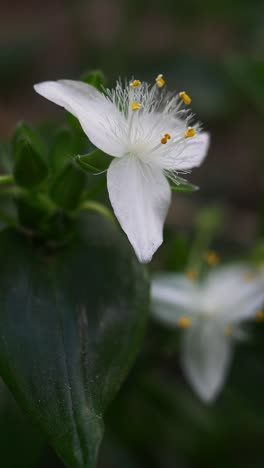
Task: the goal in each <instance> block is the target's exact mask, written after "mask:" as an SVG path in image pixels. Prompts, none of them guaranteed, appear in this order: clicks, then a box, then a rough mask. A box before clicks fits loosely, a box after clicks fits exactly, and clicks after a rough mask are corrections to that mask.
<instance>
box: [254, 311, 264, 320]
mask: <svg viewBox="0 0 264 468" xmlns="http://www.w3.org/2000/svg"><path fill="white" fill-rule="evenodd" d="M256 320H257V322H264V309H261V310H259V311H258V312H257V313H256Z"/></svg>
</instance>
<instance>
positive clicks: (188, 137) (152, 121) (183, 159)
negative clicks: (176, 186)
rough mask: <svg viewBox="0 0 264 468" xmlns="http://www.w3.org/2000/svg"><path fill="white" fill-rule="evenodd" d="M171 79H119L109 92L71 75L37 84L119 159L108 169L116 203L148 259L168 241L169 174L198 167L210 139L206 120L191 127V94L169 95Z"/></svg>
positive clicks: (143, 258) (136, 244)
mask: <svg viewBox="0 0 264 468" xmlns="http://www.w3.org/2000/svg"><path fill="white" fill-rule="evenodd" d="M164 84H165V81H164V78H163V76H162V75H159V76H158V77H157V78H156V84H155V85H154V86H150V85H149V84H147V83H145V82H143V83H141V82H140V81H139V80H134V81H132V82H131V83H128V84H126V85H125V86H124V87H123V86H122V84H121V82H117V84H116V88H115V89H113V90H105V91H104V93H100V92H99V91H97V89H96V88H94V87H93V86H91V85H89V84H86V83H83V82H78V81H70V80H60V81H48V82H44V83H40V84H37V85H35V90H36V91H37V92H38V93H39V94H41V95H42V96H44V97H45V98H47V99H49V100H50V101H53V102H55V103H56V104H58V105H60V106H62V107H64V108H65V109H66V110H67V111H69V112H71V113H72V114H73V115H74V116H75V117H77V118H78V119H79V121H80V124H81V126H82V128H83V130H84V132H85V133H86V135H87V136H88V137H89V139H90V141H91V142H92V143H93V144H94V145H95V146H96V147H98V148H99V149H101V150H102V151H104V152H105V153H107V154H109V155H111V156H114V157H115V159H114V160H113V161H112V162H111V164H110V166H109V169H108V172H107V186H108V192H109V197H110V201H111V204H112V206H113V209H114V212H115V215H116V217H117V218H118V220H119V222H120V225H121V227H122V228H123V230H124V231H125V233H126V234H127V236H128V238H129V240H130V242H131V244H132V245H133V247H134V250H135V252H136V254H137V257H138V259H139V260H140V261H141V262H143V263H144V262H149V261H150V260H151V258H152V255H153V254H154V252H155V251H156V250H157V248H158V247H159V246H160V244H161V243H162V240H163V224H164V221H165V217H166V215H167V211H168V207H169V204H170V200H171V190H170V186H169V183H168V181H167V178H166V176H169V177H172V178H174V179H176V176H177V174H178V173H179V172H188V171H189V170H190V169H191V168H192V167H196V166H199V165H200V164H201V162H202V161H203V159H204V157H205V156H206V153H207V149H208V144H209V137H208V134H207V133H201V132H200V129H199V125H196V126H194V127H189V124H190V119H191V118H192V115H191V114H190V113H189V112H187V110H185V109H183V108H182V105H184V104H189V103H190V101H191V100H190V98H189V96H188V95H187V94H186V93H185V92H181V93H180V94H169V93H166V92H165V91H164V89H163V85H164ZM160 88H162V89H160ZM176 183H177V179H176Z"/></svg>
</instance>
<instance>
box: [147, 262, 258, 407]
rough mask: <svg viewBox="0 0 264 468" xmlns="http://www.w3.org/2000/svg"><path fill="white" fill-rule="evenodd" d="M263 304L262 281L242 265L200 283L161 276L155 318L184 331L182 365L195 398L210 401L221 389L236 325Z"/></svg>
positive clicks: (224, 269) (155, 295)
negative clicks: (196, 395) (195, 395)
mask: <svg viewBox="0 0 264 468" xmlns="http://www.w3.org/2000/svg"><path fill="white" fill-rule="evenodd" d="M263 305H264V277H261V275H260V274H258V273H255V272H253V271H252V270H250V268H249V267H247V266H246V265H233V266H229V267H221V268H219V269H217V270H213V271H211V272H210V273H209V274H208V276H207V277H206V278H205V279H204V280H203V281H202V282H198V281H193V280H191V279H189V278H187V277H186V276H184V275H179V274H173V273H164V274H159V275H157V276H156V277H155V278H154V280H153V283H152V306H153V307H152V309H153V314H154V316H155V317H156V318H157V319H159V320H160V321H162V322H164V323H166V324H167V325H169V326H173V327H180V328H182V329H183V332H182V333H183V335H182V343H181V345H182V346H181V361H182V366H183V370H184V372H185V374H186V377H187V379H188V380H189V382H190V384H191V385H192V387H193V389H194V390H195V391H196V393H197V394H198V395H199V397H200V398H201V399H202V400H204V401H206V402H209V401H212V400H214V398H215V397H216V396H217V394H218V393H219V391H220V390H221V387H222V385H223V384H224V381H225V378H226V374H227V371H228V368H229V366H230V362H231V358H232V351H233V344H234V341H235V339H236V338H240V337H241V338H242V337H243V334H242V333H241V328H240V327H241V325H240V323H241V322H242V321H244V320H248V319H250V318H252V317H253V316H254V315H256V317H257V319H259V320H261V319H262V320H263V319H264V314H263V312H262V311H260V310H259V309H260V308H261V307H262V306H263Z"/></svg>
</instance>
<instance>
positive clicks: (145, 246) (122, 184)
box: [107, 156, 171, 263]
mask: <svg viewBox="0 0 264 468" xmlns="http://www.w3.org/2000/svg"><path fill="white" fill-rule="evenodd" d="M107 187H108V192H109V197H110V201H111V204H112V207H113V209H114V212H115V215H116V217H117V219H118V221H119V223H120V225H121V227H122V228H123V230H124V231H125V233H126V235H127V237H128V239H129V240H130V242H131V244H132V246H133V247H134V250H135V252H136V255H137V257H138V259H139V261H140V262H142V263H147V262H150V260H151V258H152V255H153V254H154V252H155V251H156V250H157V249H158V247H159V246H160V244H161V243H162V241H163V224H164V221H165V217H166V215H167V211H168V207H169V204H170V200H171V191H170V187H169V184H168V181H167V180H166V178H165V176H164V175H163V173H162V171H161V170H160V169H158V168H153V167H151V166H149V165H146V164H143V163H142V162H141V161H140V160H139V159H138V158H137V157H134V156H124V157H123V158H120V159H115V160H113V161H112V162H111V164H110V166H109V169H108V172H107Z"/></svg>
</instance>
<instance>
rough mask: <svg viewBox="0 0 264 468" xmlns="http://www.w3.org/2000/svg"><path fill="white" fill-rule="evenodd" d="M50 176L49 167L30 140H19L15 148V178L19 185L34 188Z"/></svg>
mask: <svg viewBox="0 0 264 468" xmlns="http://www.w3.org/2000/svg"><path fill="white" fill-rule="evenodd" d="M47 176H48V167H47V165H46V163H45V161H44V160H43V159H42V156H41V155H40V153H38V151H37V150H36V149H35V148H34V146H33V145H32V143H31V141H29V140H28V139H19V140H18V141H17V143H16V148H15V166H14V177H15V181H16V183H17V184H18V185H20V186H21V187H25V188H32V187H34V186H36V185H38V184H40V183H41V182H43V181H44V180H45V179H46V178H47Z"/></svg>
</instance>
